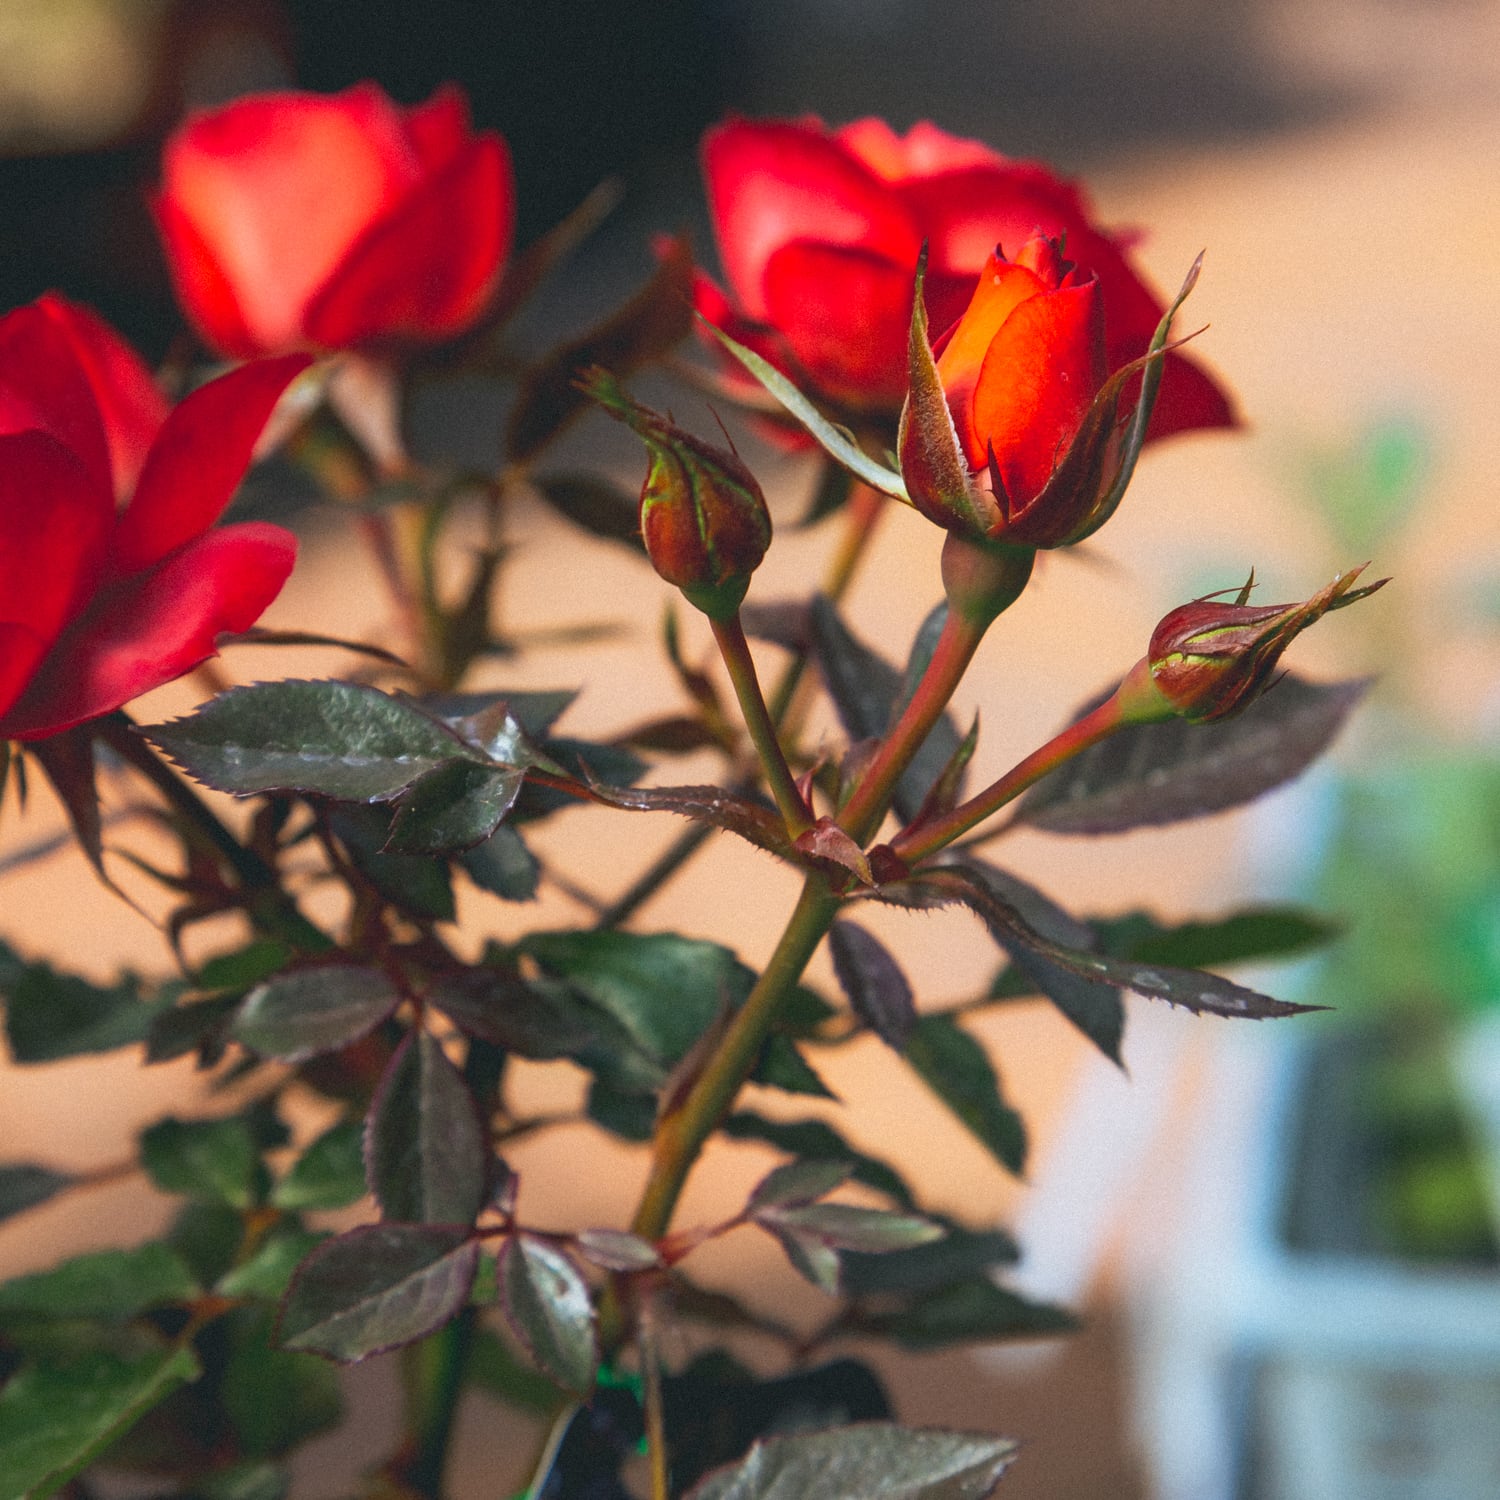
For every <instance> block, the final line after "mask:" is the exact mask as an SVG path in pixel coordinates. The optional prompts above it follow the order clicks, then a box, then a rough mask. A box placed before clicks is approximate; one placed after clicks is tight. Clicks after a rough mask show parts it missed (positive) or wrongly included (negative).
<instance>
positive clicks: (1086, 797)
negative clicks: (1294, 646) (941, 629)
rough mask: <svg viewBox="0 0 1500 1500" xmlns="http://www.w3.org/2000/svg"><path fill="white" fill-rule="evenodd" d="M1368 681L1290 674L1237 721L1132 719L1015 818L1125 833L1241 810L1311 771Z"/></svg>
mask: <svg viewBox="0 0 1500 1500" xmlns="http://www.w3.org/2000/svg"><path fill="white" fill-rule="evenodd" d="M1369 685H1370V684H1369V680H1368V679H1361V680H1358V681H1350V682H1335V683H1328V684H1320V683H1311V682H1306V681H1304V680H1303V679H1301V678H1299V677H1294V676H1291V675H1288V676H1286V677H1283V678H1282V679H1281V681H1280V682H1279V683H1277V685H1276V686H1275V688H1273V689H1272V690H1271V691H1270V692H1267V693H1265V694H1263V695H1262V696H1261V697H1260V698H1257V699H1256V700H1255V702H1253V703H1252V704H1251V705H1250V707H1249V708H1247V709H1245V711H1244V712H1243V713H1240V714H1237V715H1236V716H1235V717H1233V718H1231V719H1224V720H1221V721H1219V722H1217V723H1212V724H1194V723H1190V722H1189V721H1188V720H1186V719H1170V720H1168V721H1166V722H1165V723H1161V724H1136V725H1132V726H1130V727H1129V728H1127V729H1122V730H1120V731H1119V732H1118V733H1116V734H1112V735H1110V736H1109V738H1108V739H1105V740H1102V741H1100V743H1099V744H1097V745H1095V746H1093V747H1092V748H1091V749H1089V750H1085V751H1084V752H1083V754H1081V755H1078V756H1075V757H1074V758H1073V759H1071V760H1070V761H1068V762H1067V763H1066V764H1065V765H1063V766H1061V767H1059V769H1058V770H1056V771H1054V772H1052V774H1051V775H1049V776H1047V777H1045V778H1044V779H1043V780H1042V781H1040V782H1038V783H1037V785H1036V786H1035V787H1033V788H1032V790H1031V791H1029V792H1028V793H1027V794H1026V796H1025V797H1024V798H1022V800H1021V802H1020V804H1019V807H1018V809H1017V813H1016V817H1017V819H1018V820H1019V821H1021V822H1023V823H1029V824H1031V825H1032V826H1033V827H1035V828H1042V829H1046V830H1047V831H1048V832H1049V833H1081V834H1095V833H1120V832H1123V831H1125V830H1126V829H1130V828H1140V827H1144V826H1148V825H1154V824H1159V823H1175V822H1178V821H1180V820H1182V819H1184V818H1199V817H1203V816H1205V815H1206V814H1208V813H1216V812H1222V811H1223V810H1224V809H1225V808H1228V807H1238V806H1240V805H1241V804H1242V803H1245V802H1250V801H1253V800H1254V799H1255V798H1256V797H1259V796H1261V795H1262V793H1264V792H1268V791H1270V790H1271V789H1272V788H1273V787H1277V786H1280V785H1281V784H1282V783H1283V782H1286V781H1290V780H1291V779H1292V778H1293V777H1294V776H1298V775H1300V774H1301V773H1302V772H1303V771H1304V770H1306V769H1307V767H1308V766H1309V765H1310V764H1311V763H1312V762H1313V761H1314V760H1315V759H1316V758H1317V757H1318V756H1319V755H1321V754H1322V753H1323V751H1324V750H1326V749H1327V748H1328V746H1329V744H1330V743H1331V742H1332V740H1333V737H1334V735H1335V734H1337V733H1338V731H1339V728H1340V727H1341V726H1342V724H1343V722H1344V720H1345V719H1346V718H1347V717H1348V716H1349V714H1350V712H1351V711H1352V710H1353V709H1354V707H1355V705H1356V704H1357V703H1358V702H1359V701H1360V699H1361V698H1363V697H1364V695H1365V692H1366V690H1367V689H1368V688H1369ZM1090 707H1092V705H1090Z"/></svg>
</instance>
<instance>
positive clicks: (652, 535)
mask: <svg viewBox="0 0 1500 1500" xmlns="http://www.w3.org/2000/svg"><path fill="white" fill-rule="evenodd" d="M583 388H584V389H585V390H586V391H587V392H588V393H589V395H591V396H592V397H593V398H594V399H595V400H596V401H597V402H599V404H600V405H601V406H602V407H603V408H604V409H605V410H606V411H607V412H608V413H609V414H610V415H611V416H612V417H614V418H615V419H616V420H617V421H620V422H624V423H626V424H627V425H628V426H629V427H630V429H631V430H632V431H633V432H634V433H635V434H636V436H637V437H639V438H640V440H641V441H642V442H643V443H644V444H645V445H646V451H647V453H648V455H649V456H650V466H649V467H648V468H647V470H646V482H645V483H644V484H643V485H642V486H641V540H642V541H643V542H644V543H645V544H646V554H647V556H648V557H650V559H651V563H652V566H653V567H654V568H655V569H656V571H657V572H658V573H660V574H661V576H662V577H663V578H665V579H666V580H667V582H668V583H674V584H676V585H677V587H678V588H680V589H681V590H682V592H683V595H684V596H685V597H686V599H687V600H688V602H689V603H690V604H692V605H693V606H694V607H695V608H697V609H701V610H702V611H703V613H704V614H706V615H708V616H710V617H711V618H713V619H716V620H725V619H728V618H729V617H730V616H731V615H733V614H734V612H735V611H736V610H737V609H738V608H739V607H740V602H741V600H743V599H744V597H745V591H746V590H747V589H748V588H749V587H750V575H751V574H752V573H753V572H754V571H755V570H756V568H758V567H759V566H760V560H761V558H763V557H764V556H765V555H766V548H767V547H769V546H770V544H771V515H770V512H769V511H768V510H767V509H766V501H765V496H764V495H763V494H762V493H761V489H760V485H759V484H758V483H757V482H756V479H755V476H754V475H753V474H752V473H751V472H750V471H749V469H747V468H746V467H745V465H744V464H743V463H741V461H740V459H739V457H738V456H737V455H736V454H734V453H728V452H726V451H725V450H724V449H722V448H715V447H714V446H713V445H712V444H709V443H705V442H703V441H702V439H701V438H697V437H694V436H693V434H692V433H690V432H685V431H683V429H682V428H680V427H678V426H677V425H676V424H675V423H674V422H672V421H670V420H668V419H667V418H666V417H664V416H662V415H661V414H660V413H659V412H654V411H652V410H651V409H650V408H649V407H645V406H641V405H639V404H638V403H637V402H635V401H632V400H631V399H630V398H629V397H628V396H627V395H626V394H625V393H624V391H622V390H621V389H620V387H619V385H618V384H617V383H616V382H615V381H614V380H613V379H612V378H611V377H610V376H609V375H607V374H606V373H605V372H604V371H602V370H595V371H592V372H590V374H589V375H588V376H587V377H585V379H584V381H583Z"/></svg>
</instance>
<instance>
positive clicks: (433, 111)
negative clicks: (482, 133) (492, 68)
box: [405, 83, 473, 172]
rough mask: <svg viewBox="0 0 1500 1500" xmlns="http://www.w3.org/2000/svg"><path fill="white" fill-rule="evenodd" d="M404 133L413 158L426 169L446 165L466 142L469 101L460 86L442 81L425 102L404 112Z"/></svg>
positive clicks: (468, 130)
mask: <svg viewBox="0 0 1500 1500" xmlns="http://www.w3.org/2000/svg"><path fill="white" fill-rule="evenodd" d="M405 124H406V134H407V138H408V139H409V140H410V142H411V146H412V150H413V151H415V152H416V155H417V160H418V161H420V162H421V163H422V165H423V167H424V168H426V169H427V170H428V171H429V172H436V171H438V170H439V169H441V168H443V167H446V166H447V165H448V163H449V162H451V161H452V160H453V158H454V157H456V156H457V155H458V154H459V152H460V151H462V150H463V148H464V146H465V145H466V144H467V143H468V140H469V137H470V135H471V134H472V133H473V132H472V131H471V129H470V127H469V103H468V100H467V99H465V98H464V95H463V90H462V89H460V88H458V87H457V86H456V85H454V84H451V83H449V84H444V86H443V87H442V88H440V89H439V90H438V91H437V92H436V93H435V94H434V95H433V96H432V98H430V99H429V100H428V101H427V102H426V103H425V104H418V105H415V106H413V107H412V108H411V109H409V110H407V112H406V120H405Z"/></svg>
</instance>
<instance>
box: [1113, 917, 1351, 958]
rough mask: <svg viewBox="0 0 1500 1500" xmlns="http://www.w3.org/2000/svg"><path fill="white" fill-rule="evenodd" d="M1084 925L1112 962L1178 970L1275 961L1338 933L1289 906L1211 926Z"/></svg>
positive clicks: (1125, 921) (1148, 920)
mask: <svg viewBox="0 0 1500 1500" xmlns="http://www.w3.org/2000/svg"><path fill="white" fill-rule="evenodd" d="M1089 925H1090V926H1091V927H1092V928H1093V930H1094V933H1095V935H1096V937H1097V939H1098V944H1099V947H1100V948H1101V949H1102V950H1103V951H1104V952H1105V953H1108V954H1109V955H1110V956H1111V957H1113V958H1129V959H1134V960H1136V962H1138V963H1148V964H1173V965H1175V966H1177V967H1178V968H1184V969H1198V968H1202V967H1203V966H1204V965H1206V964H1214V965H1219V964H1236V963H1244V962H1245V961H1246V960H1248V959H1268V958H1280V957H1282V956H1283V955H1286V954H1290V953H1300V952H1302V951H1303V950H1305V949H1307V948H1313V947H1316V946H1317V945H1318V944H1320V943H1326V942H1328V941H1330V940H1331V939H1332V938H1333V937H1335V936H1336V935H1337V933H1338V928H1337V927H1336V926H1335V925H1334V924H1333V923H1332V922H1329V921H1328V920H1327V919H1326V918H1323V917H1318V916H1314V915H1312V914H1311V913H1309V912H1302V911H1297V910H1296V909H1295V908H1293V907H1289V906H1268V907H1259V908H1255V909H1252V910H1250V911H1240V912H1235V913H1234V914H1233V915H1232V916H1228V917H1221V918H1219V919H1218V920H1217V921H1212V922H1180V923H1177V924H1176V925H1173V926H1165V925H1163V924H1162V923H1161V922H1159V921H1157V919H1156V918H1155V917H1153V916H1151V915H1150V914H1149V913H1147V912H1131V913H1129V914H1128V915H1126V916H1123V917H1113V918H1108V919H1105V918H1096V919H1095V920H1094V921H1092V922H1091V923H1090V924H1089Z"/></svg>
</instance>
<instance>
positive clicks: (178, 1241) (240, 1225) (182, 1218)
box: [167, 1201, 245, 1286]
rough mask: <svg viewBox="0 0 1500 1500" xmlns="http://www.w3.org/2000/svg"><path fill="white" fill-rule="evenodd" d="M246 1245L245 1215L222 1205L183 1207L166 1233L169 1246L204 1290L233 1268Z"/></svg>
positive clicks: (198, 1204)
mask: <svg viewBox="0 0 1500 1500" xmlns="http://www.w3.org/2000/svg"><path fill="white" fill-rule="evenodd" d="M244 1242H245V1218H244V1215H243V1214H241V1213H240V1212H239V1211H238V1210H237V1209H233V1208H227V1207H226V1206H225V1205H224V1204H222V1203H194V1202H191V1201H189V1202H187V1203H184V1204H183V1205H182V1207H181V1208H180V1209H179V1210H178V1212H177V1216H176V1217H175V1218H174V1219H173V1220H172V1227H171V1228H170V1229H169V1230H168V1231H167V1244H168V1245H170V1246H171V1248H172V1249H173V1250H175V1251H176V1252H177V1254H178V1255H180V1256H181V1257H182V1259H183V1260H184V1262H186V1264H187V1265H188V1267H189V1268H190V1269H191V1270H192V1273H193V1275H194V1276H196V1277H197V1278H198V1280H199V1281H200V1282H201V1283H202V1284H203V1285H204V1286H212V1285H213V1284H214V1282H216V1281H217V1280H218V1279H219V1277H221V1276H222V1275H224V1274H225V1272H227V1271H228V1270H229V1269H230V1267H231V1266H233V1264H234V1261H235V1257H236V1256H237V1255H238V1254H239V1253H240V1249H241V1247H242V1246H243V1244H244Z"/></svg>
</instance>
